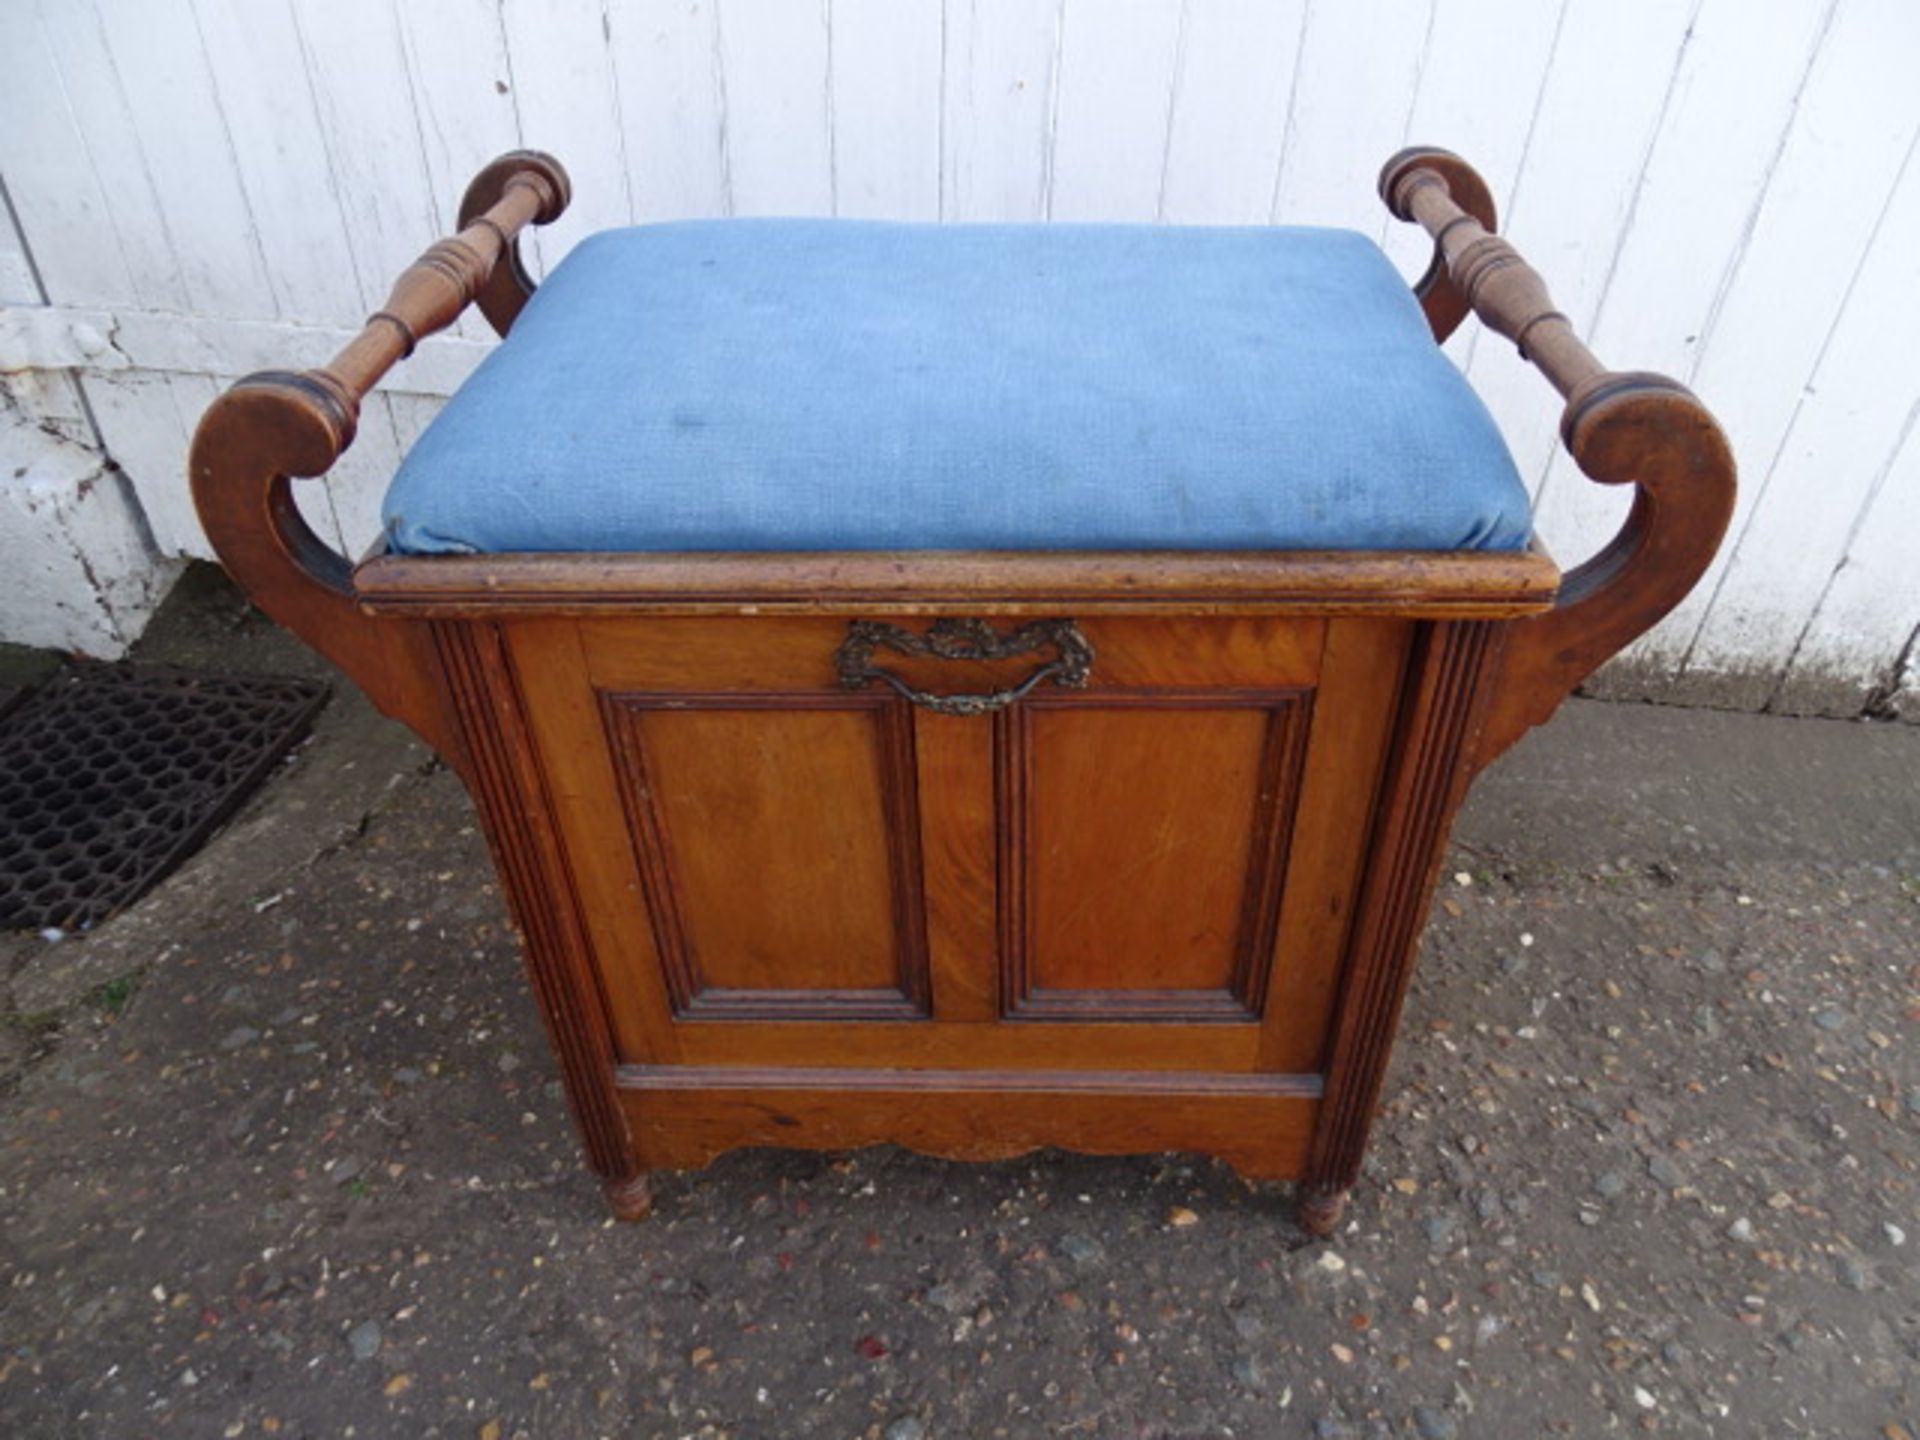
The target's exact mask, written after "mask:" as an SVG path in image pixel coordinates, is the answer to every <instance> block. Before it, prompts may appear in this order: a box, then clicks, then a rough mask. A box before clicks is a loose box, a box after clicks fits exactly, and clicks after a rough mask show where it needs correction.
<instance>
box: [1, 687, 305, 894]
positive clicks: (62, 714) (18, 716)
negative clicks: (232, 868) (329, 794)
mask: <svg viewBox="0 0 1920 1440" xmlns="http://www.w3.org/2000/svg"><path fill="white" fill-rule="evenodd" d="M326 698H327V687H326V686H325V685H324V684H321V683H320V682H318V681H313V680H297V679H288V678H282V677H277V676H275V677H255V676H231V675H196V674H192V673H190V672H187V671H181V670H170V669H159V668H152V667H147V668H140V667H126V666H113V665H80V666H75V667H73V668H71V669H69V670H66V671H63V672H61V673H60V674H59V675H56V676H54V677H53V678H52V679H50V680H48V681H47V682H46V683H45V684H43V685H41V686H40V687H39V688H38V689H37V690H36V691H34V692H33V694H32V695H31V696H29V697H28V698H27V699H26V700H25V701H24V702H22V703H21V704H20V706H19V707H18V708H17V709H16V710H15V711H14V712H13V714H11V715H10V716H8V717H7V718H6V719H5V720H4V721H3V722H0V929H24V928H27V927H30V926H38V927H42V928H45V927H58V928H61V929H69V930H71V929H82V928H84V927H86V926H88V925H92V924H95V923H97V922H99V921H101V920H104V919H105V918H106V917H107V916H109V915H111V914H113V913H114V911H116V910H118V909H120V908H121V907H122V906H125V905H127V904H130V903H131V902H132V901H134V900H136V899H138V898H139V897H140V896H141V895H143V894H145V893H146V891H147V890H148V888H149V887H151V886H152V885H153V884H155V883H156V882H157V881H158V880H159V879H160V878H161V877H162V876H164V875H165V874H166V873H167V872H168V871H169V870H171V869H172V868H173V867H174V866H175V865H177V864H179V863H180V862H181V861H182V860H184V859H185V858H186V857H187V856H188V855H190V854H192V853H193V851H194V850H195V849H196V848H197V847H198V846H199V844H200V842H201V841H203V840H204V839H206V837H207V836H208V834H210V833H211V832H212V831H213V829H214V827H215V826H217V825H218V824H219V823H220V822H221V821H222V820H224V819H226V818H227V816H229V815H230V814H232V813H233V811H234V809H235V807H236V806H238V805H239V803H240V802H241V801H242V800H244V799H245V798H246V797H247V796H248V795H249V794H250V793H251V792H252V791H253V789H254V787H255V786H256V785H258V784H259V783H260V782H261V781H262V780H264V779H265V778H266V776H267V773H268V771H270V770H271V769H272V768H273V766H274V764H275V762H277V761H278V760H279V759H280V757H281V756H282V755H284V754H286V752H287V751H288V749H290V748H291V747H292V745H293V743H294V742H295V741H296V740H298V739H299V738H300V737H301V735H303V734H304V733H305V732H306V729H307V726H308V725H309V724H311V723H312V721H313V717H314V715H315V714H317V713H318V712H319V709H320V707H321V706H322V705H323V704H325V703H326Z"/></svg>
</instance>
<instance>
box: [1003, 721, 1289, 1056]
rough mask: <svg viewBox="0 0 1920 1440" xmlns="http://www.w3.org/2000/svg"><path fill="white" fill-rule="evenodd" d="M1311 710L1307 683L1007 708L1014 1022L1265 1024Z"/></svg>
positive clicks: (1007, 882)
mask: <svg viewBox="0 0 1920 1440" xmlns="http://www.w3.org/2000/svg"><path fill="white" fill-rule="evenodd" d="M1306 709H1307V705H1306V700H1305V697H1304V696H1303V695H1302V694H1300V693H1298V692H1283V693H1277V694H1276V693H1268V694H1264V695H1247V696H1223V695H1220V694H1218V693H1211V694H1208V693H1187V694H1182V693H1174V692H1158V693H1140V694H1134V695H1129V696H1125V697H1110V698H1102V699H1098V700H1094V699H1087V700H1061V701H1049V702H1046V703H1042V704H1031V705H1027V706H1023V707H1020V708H1019V709H1017V710H1014V711H1010V712H1007V713H1006V715H1005V717H1004V719H1003V721H1002V724H1001V726H1000V732H999V735H1000V747H999V748H1000V756H999V760H1000V765H999V777H1000V804H1001V809H1002V817H1003V818H1002V858H1001V867H1000V868H1001V918H1002V942H1001V943H1002V952H1003V956H1002V959H1003V989H1004V1005H1005V1009H1006V1012H1007V1013H1008V1014H1009V1015H1010V1016H1015V1017H1019V1018H1035V1019H1037V1018H1043V1017H1044V1018H1048V1019H1081V1020H1114V1021H1119V1020H1138V1019H1159V1020H1207V1019H1215V1020H1242V1021H1252V1020H1255V1019H1257V1018H1258V1016H1259V1014H1260V1011H1261V1007H1262V1004H1263V1000H1264V995H1265V989H1266V983H1267V976H1268V973H1269V971H1270V969H1271V966H1272V958H1273V937H1274V928H1275V925H1276V923H1277V917H1278V910H1279V894H1280V887H1281V877H1282V872H1283V870H1284V866H1285V854H1286V831H1287V827H1288V824H1289V822H1290V819H1291V816H1292V812H1293V806H1294V800H1295V794H1296V790H1297V778H1298V771H1299V764H1300V755H1301V750H1302V742H1303V740H1304V735H1305V724H1304V718H1305V712H1306Z"/></svg>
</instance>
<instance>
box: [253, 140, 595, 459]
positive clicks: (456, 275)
mask: <svg viewBox="0 0 1920 1440" xmlns="http://www.w3.org/2000/svg"><path fill="white" fill-rule="evenodd" d="M571 194H572V192H571V189H570V186H569V183H568V180H567V172H566V171H565V170H564V169H562V168H561V166H560V162H559V161H558V160H555V159H554V158H553V157H552V156H551V155H545V154H542V153H541V152H539V151H537V150H515V151H512V152H510V153H508V154H506V155H502V156H501V157H500V158H499V159H497V160H495V161H493V162H492V163H491V164H490V165H488V166H487V168H486V169H485V170H482V171H481V172H480V174H479V175H478V176H476V177H475V179H474V182H473V184H472V185H470V186H468V187H467V196H466V201H465V202H464V203H463V204H462V206H461V211H460V233H459V234H457V235H451V236H448V237H447V238H446V239H444V240H439V241H436V242H435V243H434V244H432V245H430V246H428V247H427V249H426V251H425V252H424V253H422V255H421V256H420V258H419V259H418V260H416V261H414V262H413V264H411V265H409V266H408V267H407V268H406V269H405V270H404V271H402V272H401V274H400V278H399V279H398V280H396V281H394V283H393V289H392V291H391V292H390V293H389V294H388V296H387V301H386V304H384V305H382V306H381V307H380V308H379V309H378V310H376V311H374V312H373V314H371V315H369V316H368V317H367V323H366V325H365V327H364V328H363V329H362V330H361V331H360V333H359V334H358V335H356V336H355V337H354V338H353V339H352V340H350V341H349V342H347V346H346V348H345V349H343V350H342V351H341V352H340V353H339V354H338V355H336V356H334V357H333V359H331V360H329V361H328V362H327V363H326V364H325V365H323V366H321V367H320V369H318V370H310V371H308V372H306V375H305V379H306V381H307V383H308V384H310V385H314V386H318V387H320V388H321V389H324V390H327V391H329V392H331V394H332V395H333V398H334V401H335V404H336V406H337V407H338V410H339V412H340V415H341V417H342V425H343V434H342V437H341V441H340V446H339V448H340V449H341V450H344V449H346V448H347V446H348V445H350V444H352V443H353V427H354V424H355V422H356V421H357V420H358V418H359V413H360V401H361V399H362V398H364V397H365V395H366V394H367V392H368V391H369V390H371V389H373V387H374V386H375V385H376V384H378V383H379V381H380V377H381V376H383V375H385V374H386V373H387V371H388V370H390V369H392V368H393V366H394V365H395V364H397V363H398V362H399V361H401V360H404V359H405V358H406V357H407V356H409V355H411V354H412V353H413V351H414V347H415V346H416V345H418V344H419V343H420V342H421V341H422V340H423V339H425V338H426V337H427V336H429V335H432V334H435V333H436V332H438V331H441V330H444V329H446V328H447V326H449V325H451V324H452V323H453V322H454V321H455V320H457V319H459V318H460V313H461V311H463V310H465V309H466V308H467V306H468V305H469V304H471V303H473V301H474V300H476V299H481V300H482V301H483V308H484V311H485V313H486V315H487V318H488V319H489V320H490V321H491V322H492V324H493V326H494V328H495V329H496V330H498V331H499V332H500V333H501V334H502V335H505V334H506V333H507V329H508V327H509V326H511V324H512V323H513V316H514V315H517V314H518V313H519V309H520V306H521V305H523V304H525V303H526V299H527V296H528V295H530V294H532V293H533V282H532V281H531V280H529V279H528V278H527V276H526V270H525V268H524V267H523V266H522V265H521V264H520V256H519V247H518V240H519V235H520V232H521V231H522V230H524V229H525V228H526V227H527V226H528V225H545V224H548V223H549V222H551V221H553V220H555V219H557V218H558V217H559V216H560V214H561V212H562V211H564V210H565V209H566V207H567V201H568V200H569V199H570V198H571ZM481 200H484V201H485V204H484V205H479V204H477V202H478V201H481ZM503 261H504V262H505V264H504V265H503V264H502V262H503ZM496 276H499V277H502V280H503V282H504V283H496ZM509 293H510V294H511V295H513V296H514V297H516V298H515V299H514V300H513V301H512V302H511V304H509V302H508V300H507V298H506V297H507V295H508V294H509ZM242 383H243V384H244V383H245V382H244V381H243V382H242ZM329 463H331V462H329ZM295 473H296V474H305V473H308V472H304V471H296V472H295ZM314 473H317V472H314Z"/></svg>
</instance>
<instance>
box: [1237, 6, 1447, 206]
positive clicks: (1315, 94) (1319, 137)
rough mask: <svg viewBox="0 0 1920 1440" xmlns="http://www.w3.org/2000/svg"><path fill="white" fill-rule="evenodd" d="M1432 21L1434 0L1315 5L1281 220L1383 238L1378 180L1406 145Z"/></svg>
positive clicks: (1297, 92)
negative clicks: (1347, 228) (1382, 168)
mask: <svg viewBox="0 0 1920 1440" xmlns="http://www.w3.org/2000/svg"><path fill="white" fill-rule="evenodd" d="M1431 21H1432V5H1431V3H1430V0H1340V3H1327V0H1318V3H1316V4H1314V6H1313V9H1312V12H1311V13H1310V14H1309V15H1308V17H1307V22H1306V32H1305V38H1304V40H1303V41H1302V45H1303V49H1302V52H1301V55H1300V63H1299V70H1298V78H1297V79H1296V81H1295V82H1294V87H1293V100H1292V105H1291V108H1290V111H1289V115H1288V124H1287V141H1286V145H1285V148H1284V149H1283V151H1282V153H1281V158H1280V175H1279V181H1278V183H1277V184H1276V185H1275V187H1274V205H1273V219H1274V220H1275V221H1277V222H1280V223H1283V224H1289V225H1345V226H1350V227H1352V228H1353V229H1356V230H1361V231H1364V232H1365V233H1367V234H1369V235H1378V234H1379V233H1380V229H1381V226H1380V211H1381V206H1380V200H1379V197H1378V196H1376V195H1375V194H1374V189H1373V179H1374V176H1375V174H1376V173H1378V171H1379V167H1380V164H1381V162H1382V161H1384V160H1385V159H1386V158H1387V157H1388V156H1389V155H1391V154H1392V153H1393V152H1394V151H1395V150H1398V149H1399V148H1400V145H1401V143H1402V141H1403V140H1404V139H1405V136H1406V131H1407V113H1408V109H1409V107H1410V106H1411V105H1412V103H1413V95H1414V92H1415V90H1416V88H1417V86H1418V82H1419V78H1420V57H1421V56H1422V55H1423V54H1424V53H1425V52H1426V44H1427V30H1428V27H1429V25H1430V24H1431ZM1442 143H1444V142H1442Z"/></svg>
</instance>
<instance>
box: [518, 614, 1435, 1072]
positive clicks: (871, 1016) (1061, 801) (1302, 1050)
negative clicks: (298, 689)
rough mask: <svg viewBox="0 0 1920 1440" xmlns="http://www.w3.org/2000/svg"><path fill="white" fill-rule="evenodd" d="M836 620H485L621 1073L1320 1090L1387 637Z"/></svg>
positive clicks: (1231, 623) (1385, 631)
mask: <svg viewBox="0 0 1920 1440" xmlns="http://www.w3.org/2000/svg"><path fill="white" fill-rule="evenodd" d="M859 618H860V619H861V620H862V621H863V623H864V628H860V627H855V626H851V625H850V623H849V620H848V619H847V618H841V617H800V618H778V619H756V618H751V617H726V618H701V617H675V618H666V619H648V618H645V617H630V618H626V617H623V618H606V619H584V620H574V619H565V620H562V619H556V620H550V621H524V622H518V623H516V624H514V625H512V626H510V627H508V634H509V642H510V647H511V650H512V653H513V657H514V663H515V665H516V668H517V669H518V671H519V673H520V683H521V684H522V685H523V686H525V687H526V688H528V689H529V690H532V689H538V690H539V691H540V693H541V695H542V697H543V699H542V703H541V704H539V705H537V706H534V707H531V717H532V721H533V725H534V728H535V731H536V734H537V739H538V742H539V749H540V752H541V757H542V765H543V768H544V771H545V775H546V781H547V784H548V785H549V787H550V788H551V791H552V795H551V798H552V801H553V810H554V814H555V816H556V819H557V821H558V823H559V825H560V827H561V829H562V832H563V839H564V843H565V844H566V846H567V848H568V850H569V853H570V854H571V855H572V857H573V860H572V864H573V868H574V872H575V875H576V877H577V884H578V886H579V890H580V894H579V900H580V903H581V909H582V918H583V922H584V924H585V926H586V928H587V930H588V932H589V933H590V935H591V937H592V946H593V952H594V965H595V969H596V971H597V975H598V980H599V983H600V985H601V987H602V989H603V992H604V994H605V996H606V999H607V1007H608V1011H609V1013H610V1014H611V1016H612V1019H613V1023H614V1028H615V1031H616V1042H617V1046H618V1049H619V1051H620V1054H621V1058H622V1059H623V1060H625V1061H627V1062H630V1063H635V1064H655V1065H657V1064H671V1063H688V1064H700V1065H767V1066H819V1065H839V1066H849V1065H853V1066H860V1065H872V1066H892V1067H906V1068H925V1067H937V1068H948V1069H953V1068H984V1069H997V1070H1007V1071H1020V1070H1058V1069H1087V1070H1099V1071H1110V1070H1115V1069H1129V1070H1131V1069H1138V1070H1173V1069H1183V1070H1199V1071H1204V1072H1209V1073H1221V1074H1227V1073H1240V1074H1245V1073H1255V1072H1262V1071H1265V1072H1271V1073H1279V1074H1308V1073H1311V1072H1312V1071H1313V1070H1314V1069H1315V1068H1317V1065H1318V1062H1319V1059H1320V1056H1321V1054H1322V1051H1323V1048H1324V1040H1325V1035H1326V1030H1327V1021H1328V1016H1329V1014H1330V1007H1331V1004H1332V998H1333V994H1334V991H1335V988H1336V984H1337V973H1338V965H1339V959H1340V954H1341V947H1342V944H1343V942H1344V937H1345V933H1346V927H1347V923H1348V919H1349V917H1350V906H1351V898H1352V895H1353V892H1354V887H1355V884H1356V882H1357V878H1358V867H1359V863H1360V857H1361V854H1362V852H1363V849H1364V843H1365V838H1366V833H1367V829H1368V826H1369V824H1370V823H1371V806H1372V800H1373V794H1374V788H1375V784H1376V780H1377V776H1378V765H1379V758H1380V750H1381V746H1382V744H1383V742H1384V736H1385V733H1386V727H1387V724H1388V722H1389V719H1390V716H1391V711H1392V705H1393V699H1394V695H1395V693H1396V689H1397V685H1398V677H1399V669H1400V666H1401V664H1402V662H1403V659H1404V653H1405V627H1404V626H1402V625H1398V624H1395V623H1393V622H1381V621H1368V622H1331V623H1330V622H1327V621H1324V620H1319V619H1278V618H1261V617H1244V616H1242V617H1183V618H1165V617H1151V618H1148V617H1139V618H1119V619H1112V618H1101V619H1097V620H1087V621H1068V620H1065V619H1062V620H1061V621H1060V622H1057V623H1055V624H1052V625H1050V626H1048V627H1043V629H1041V630H1037V631H1035V632H1033V633H1032V634H1030V635H1029V636H1027V637H1025V638H1024V639H1023V638H1021V637H1019V636H1017V635H1015V634H1014V633H1013V625H1012V624H1011V623H1010V622H1000V623H997V624H996V623H994V622H991V621H982V622H970V624H969V625H968V626H966V627H964V628H963V627H960V626H953V625H950V626H947V627H946V628H944V629H942V630H939V631H935V630H933V628H932V626H931V625H930V623H929V622H928V621H926V620H924V619H919V618H916V617H901V616H891V615H884V614H883V615H876V616H869V617H859ZM850 637H851V638H852V641H853V647H852V649H851V650H849V638H850ZM876 637H878V638H877V640H876ZM850 655H851V657H852V658H851V660H850V659H849V656H850ZM1036 675H1038V678H1037V679H1036V678H1035V677H1036ZM1301 877H1305V882H1306V883H1305V885H1304V886H1303V885H1302V883H1301Z"/></svg>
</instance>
